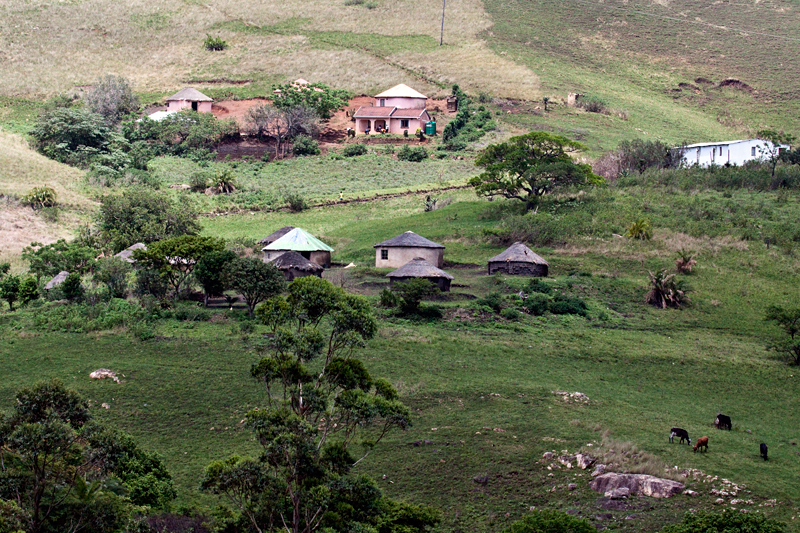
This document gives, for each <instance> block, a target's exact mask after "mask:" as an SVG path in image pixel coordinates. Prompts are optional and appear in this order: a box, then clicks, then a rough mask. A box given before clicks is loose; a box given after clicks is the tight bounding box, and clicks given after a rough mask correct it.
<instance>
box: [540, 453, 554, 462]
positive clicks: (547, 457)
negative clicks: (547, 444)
mask: <svg viewBox="0 0 800 533" xmlns="http://www.w3.org/2000/svg"><path fill="white" fill-rule="evenodd" d="M542 458H544V459H546V460H548V461H549V460H550V459H552V458H553V452H544V453H543V454H542Z"/></svg>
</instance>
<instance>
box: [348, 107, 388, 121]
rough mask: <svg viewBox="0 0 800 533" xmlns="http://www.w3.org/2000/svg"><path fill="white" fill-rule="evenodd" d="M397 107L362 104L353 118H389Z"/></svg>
mask: <svg viewBox="0 0 800 533" xmlns="http://www.w3.org/2000/svg"><path fill="white" fill-rule="evenodd" d="M395 109H396V108H394V107H387V106H383V107H381V106H361V107H359V108H358V111H356V112H355V113H353V118H388V117H389V116H391V114H392V112H393V111H394V110H395Z"/></svg>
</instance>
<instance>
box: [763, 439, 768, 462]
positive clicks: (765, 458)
mask: <svg viewBox="0 0 800 533" xmlns="http://www.w3.org/2000/svg"><path fill="white" fill-rule="evenodd" d="M761 457H763V458H764V460H765V461H769V458H768V457H767V445H766V444H764V443H763V442H762V443H761Z"/></svg>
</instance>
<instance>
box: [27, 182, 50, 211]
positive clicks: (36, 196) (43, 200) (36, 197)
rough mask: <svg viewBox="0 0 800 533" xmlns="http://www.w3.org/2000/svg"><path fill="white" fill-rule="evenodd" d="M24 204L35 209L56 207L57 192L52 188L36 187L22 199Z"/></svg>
mask: <svg viewBox="0 0 800 533" xmlns="http://www.w3.org/2000/svg"><path fill="white" fill-rule="evenodd" d="M22 203H23V204H25V205H29V206H31V207H32V208H33V209H44V208H45V207H55V206H56V203H57V202H56V191H55V190H54V189H53V188H52V187H34V188H33V189H31V190H30V191H29V192H28V194H26V195H25V196H23V197H22Z"/></svg>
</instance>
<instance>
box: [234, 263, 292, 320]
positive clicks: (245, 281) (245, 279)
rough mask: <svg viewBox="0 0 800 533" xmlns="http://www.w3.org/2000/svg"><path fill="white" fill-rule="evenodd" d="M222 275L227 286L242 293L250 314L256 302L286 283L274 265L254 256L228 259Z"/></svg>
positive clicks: (275, 292) (272, 294)
mask: <svg viewBox="0 0 800 533" xmlns="http://www.w3.org/2000/svg"><path fill="white" fill-rule="evenodd" d="M223 275H224V279H225V281H226V283H227V285H228V287H230V288H231V289H233V290H235V291H237V292H238V293H240V294H241V295H242V299H243V300H244V303H245V304H247V310H248V312H249V313H250V316H253V311H254V310H255V307H256V306H257V305H258V304H260V303H261V302H263V301H264V300H266V299H268V298H271V297H272V296H275V295H276V294H278V293H280V292H281V291H282V290H283V288H284V287H285V285H286V282H285V280H284V277H283V273H282V272H281V271H280V270H278V269H277V268H276V267H275V265H273V264H272V263H265V262H263V261H262V260H260V259H256V258H254V257H244V258H236V259H233V260H232V261H229V262H228V263H227V264H226V265H225V268H224V271H223Z"/></svg>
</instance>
